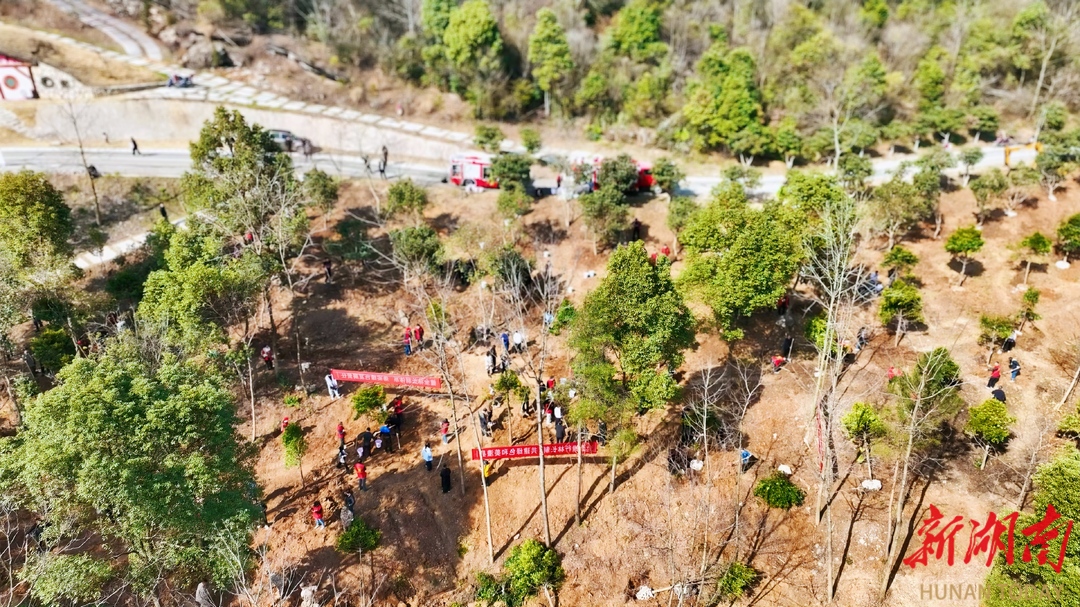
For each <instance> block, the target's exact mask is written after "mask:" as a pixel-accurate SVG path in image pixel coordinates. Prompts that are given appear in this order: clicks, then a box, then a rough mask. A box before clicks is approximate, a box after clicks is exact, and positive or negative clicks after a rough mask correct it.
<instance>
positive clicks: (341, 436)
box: [337, 422, 345, 448]
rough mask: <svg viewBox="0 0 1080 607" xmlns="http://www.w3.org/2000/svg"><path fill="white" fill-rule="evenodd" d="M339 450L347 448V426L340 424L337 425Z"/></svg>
mask: <svg viewBox="0 0 1080 607" xmlns="http://www.w3.org/2000/svg"><path fill="white" fill-rule="evenodd" d="M337 438H338V448H344V447H345V424H343V423H341V422H338V425H337Z"/></svg>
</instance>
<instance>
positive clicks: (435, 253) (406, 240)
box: [390, 225, 443, 273]
mask: <svg viewBox="0 0 1080 607" xmlns="http://www.w3.org/2000/svg"><path fill="white" fill-rule="evenodd" d="M390 244H391V245H392V246H393V252H394V258H395V259H397V260H398V262H399V263H401V264H402V266H403V267H404V268H405V269H406V270H407V271H409V272H411V273H426V272H431V271H433V270H434V269H435V268H436V267H438V266H439V264H441V263H442V261H443V246H442V242H440V241H439V235H438V234H437V233H436V232H435V230H434V229H433V228H432V227H431V226H428V225H419V226H412V227H407V228H402V229H400V230H391V231H390Z"/></svg>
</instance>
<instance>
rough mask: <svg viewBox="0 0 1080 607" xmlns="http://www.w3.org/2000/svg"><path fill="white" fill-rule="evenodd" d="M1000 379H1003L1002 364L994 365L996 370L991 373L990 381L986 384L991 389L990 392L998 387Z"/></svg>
mask: <svg viewBox="0 0 1080 607" xmlns="http://www.w3.org/2000/svg"><path fill="white" fill-rule="evenodd" d="M1000 379H1001V364H1000V363H994V368H993V369H992V370H991V371H990V381H988V382H986V387H987V388H989V389H990V390H993V389H994V386H996V385H997V383H998V380H1000Z"/></svg>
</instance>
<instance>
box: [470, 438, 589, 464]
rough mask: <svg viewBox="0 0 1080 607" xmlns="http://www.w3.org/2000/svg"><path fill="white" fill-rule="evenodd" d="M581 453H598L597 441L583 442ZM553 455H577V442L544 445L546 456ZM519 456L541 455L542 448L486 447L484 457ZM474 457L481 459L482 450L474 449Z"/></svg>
mask: <svg viewBox="0 0 1080 607" xmlns="http://www.w3.org/2000/svg"><path fill="white" fill-rule="evenodd" d="M581 453H582V454H583V455H591V454H593V453H596V441H585V442H583V443H581ZM553 455H577V443H549V444H547V445H544V457H551V456H553ZM519 457H540V448H539V447H538V446H537V445H518V446H516V447H485V448H484V459H485V460H489V459H517V458H519ZM472 458H473V459H474V460H478V459H480V450H479V449H473V450H472Z"/></svg>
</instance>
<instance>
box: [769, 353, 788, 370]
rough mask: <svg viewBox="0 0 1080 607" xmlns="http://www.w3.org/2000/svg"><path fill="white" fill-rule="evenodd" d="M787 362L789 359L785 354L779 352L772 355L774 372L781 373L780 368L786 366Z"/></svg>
mask: <svg viewBox="0 0 1080 607" xmlns="http://www.w3.org/2000/svg"><path fill="white" fill-rule="evenodd" d="M786 362H787V359H786V358H784V357H783V356H780V355H779V354H777V355H776V356H774V357H772V372H773V373H779V372H780V369H782V368H783V367H784V363H786Z"/></svg>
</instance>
